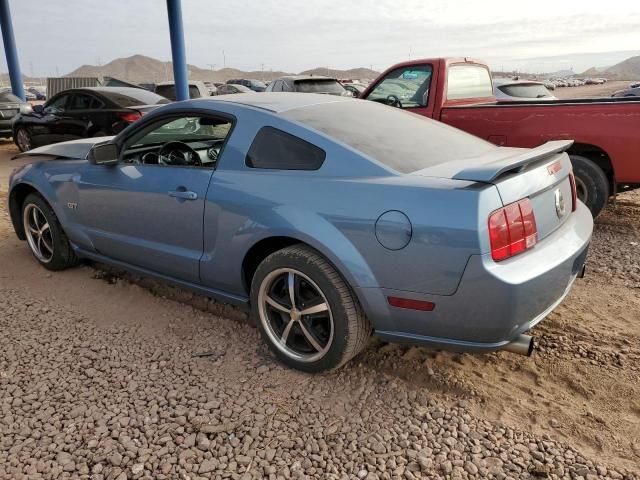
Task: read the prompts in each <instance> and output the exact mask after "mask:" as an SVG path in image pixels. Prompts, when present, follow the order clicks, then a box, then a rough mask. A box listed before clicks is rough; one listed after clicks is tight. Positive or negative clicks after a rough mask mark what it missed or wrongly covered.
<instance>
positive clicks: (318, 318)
mask: <svg viewBox="0 0 640 480" xmlns="http://www.w3.org/2000/svg"><path fill="white" fill-rule="evenodd" d="M258 313H259V317H260V321H261V323H262V325H263V327H264V330H265V332H266V333H267V335H268V336H269V339H270V340H271V342H272V343H273V345H275V346H276V347H277V348H278V349H279V350H280V351H281V352H283V353H284V354H285V355H287V356H288V357H290V358H292V359H294V360H297V361H300V362H315V361H317V360H319V359H321V358H322V357H324V355H325V354H326V353H327V352H328V351H329V349H330V347H331V344H332V342H333V336H334V324H333V315H332V312H331V306H330V305H329V302H328V301H327V298H326V296H325V295H324V293H323V292H322V290H321V289H320V287H318V285H317V284H316V283H315V282H314V281H313V280H311V279H310V278H309V277H308V276H307V275H305V274H304V273H302V272H300V271H298V270H295V269H292V268H279V269H277V270H274V271H272V272H270V273H269V274H268V275H267V276H266V277H265V278H264V280H263V281H262V283H261V285H260V290H259V292H258Z"/></svg>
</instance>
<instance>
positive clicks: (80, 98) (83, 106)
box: [69, 93, 93, 110]
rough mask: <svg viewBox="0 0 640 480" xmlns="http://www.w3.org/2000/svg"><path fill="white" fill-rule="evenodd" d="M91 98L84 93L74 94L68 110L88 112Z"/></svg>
mask: <svg viewBox="0 0 640 480" xmlns="http://www.w3.org/2000/svg"><path fill="white" fill-rule="evenodd" d="M92 99H93V97H92V96H91V95H87V94H86V93H75V94H74V95H73V97H71V104H70V105H69V110H88V109H89V108H90V106H91V100H92Z"/></svg>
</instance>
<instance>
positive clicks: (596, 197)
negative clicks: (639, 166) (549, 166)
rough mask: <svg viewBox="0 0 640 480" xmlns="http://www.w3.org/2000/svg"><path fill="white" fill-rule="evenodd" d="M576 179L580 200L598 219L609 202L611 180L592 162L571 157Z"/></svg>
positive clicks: (576, 156) (577, 156)
mask: <svg viewBox="0 0 640 480" xmlns="http://www.w3.org/2000/svg"><path fill="white" fill-rule="evenodd" d="M570 157H571V163H572V164H573V173H574V175H575V178H576V189H577V191H578V198H579V199H580V200H581V201H582V202H583V203H584V204H585V205H586V206H587V207H588V208H589V210H591V214H592V215H593V217H594V218H595V217H597V216H598V215H599V214H600V212H601V211H602V210H603V209H604V207H606V205H607V201H608V200H609V179H608V178H607V176H606V175H605V173H604V172H603V171H602V169H601V168H600V167H599V166H598V165H597V164H596V163H595V162H593V161H592V160H589V159H588V158H585V157H581V156H580V155H570Z"/></svg>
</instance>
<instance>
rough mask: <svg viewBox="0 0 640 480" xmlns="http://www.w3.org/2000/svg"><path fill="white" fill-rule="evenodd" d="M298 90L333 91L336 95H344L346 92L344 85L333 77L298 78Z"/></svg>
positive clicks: (303, 91)
mask: <svg viewBox="0 0 640 480" xmlns="http://www.w3.org/2000/svg"><path fill="white" fill-rule="evenodd" d="M295 84H296V92H302V93H333V94H336V95H342V94H343V93H344V91H345V90H344V87H343V86H342V85H340V84H339V83H338V81H337V80H333V79H330V78H328V79H320V78H318V79H309V80H297V81H296V82H295Z"/></svg>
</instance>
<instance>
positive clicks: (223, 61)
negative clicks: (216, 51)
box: [222, 50, 227, 68]
mask: <svg viewBox="0 0 640 480" xmlns="http://www.w3.org/2000/svg"><path fill="white" fill-rule="evenodd" d="M222 68H227V57H226V55H225V54H224V50H222Z"/></svg>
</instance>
